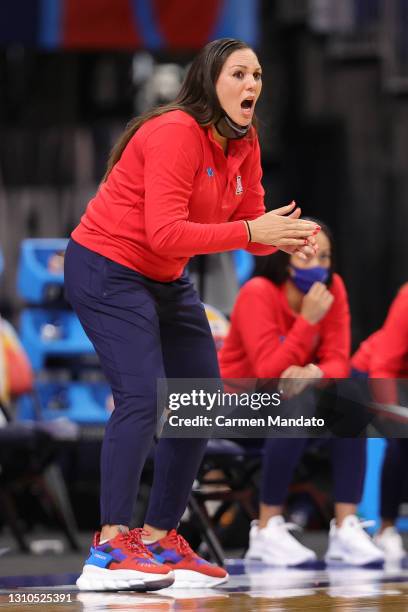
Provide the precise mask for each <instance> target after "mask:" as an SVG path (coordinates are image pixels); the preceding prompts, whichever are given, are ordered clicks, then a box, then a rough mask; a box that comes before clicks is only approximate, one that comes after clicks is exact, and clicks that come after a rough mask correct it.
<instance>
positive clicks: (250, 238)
mask: <svg viewBox="0 0 408 612" xmlns="http://www.w3.org/2000/svg"><path fill="white" fill-rule="evenodd" d="M245 223H246V226H247V230H248V236H249V240H248V242H252V234H251V228H250V227H249V223H248V221H245Z"/></svg>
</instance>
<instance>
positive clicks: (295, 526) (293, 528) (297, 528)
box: [281, 523, 303, 531]
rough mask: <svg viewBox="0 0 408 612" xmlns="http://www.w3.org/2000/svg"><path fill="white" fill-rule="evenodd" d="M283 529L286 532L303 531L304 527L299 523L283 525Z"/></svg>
mask: <svg viewBox="0 0 408 612" xmlns="http://www.w3.org/2000/svg"><path fill="white" fill-rule="evenodd" d="M281 527H282V528H283V529H286V531H303V529H302V527H301V526H300V525H298V524H297V523H283V524H282V525H281Z"/></svg>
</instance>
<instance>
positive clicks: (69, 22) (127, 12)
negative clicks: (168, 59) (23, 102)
mask: <svg viewBox="0 0 408 612" xmlns="http://www.w3.org/2000/svg"><path fill="white" fill-rule="evenodd" d="M258 10H259V0H251V2H248V0H205V2H202V0H188V1H186V0H6V1H4V2H2V3H0V44H1V45H3V46H4V45H9V44H21V45H24V46H28V47H39V48H42V49H48V50H61V49H67V50H75V51H81V50H109V49H111V50H115V49H116V50H132V49H141V48H143V49H150V50H159V49H163V50H175V51H177V50H196V49H199V48H201V47H202V46H203V45H204V44H205V43H206V42H208V41H209V40H213V39H215V38H222V37H233V38H242V39H243V40H245V41H246V42H248V43H249V44H251V45H253V46H256V44H257V41H258V31H257V26H258V20H259V16H258Z"/></svg>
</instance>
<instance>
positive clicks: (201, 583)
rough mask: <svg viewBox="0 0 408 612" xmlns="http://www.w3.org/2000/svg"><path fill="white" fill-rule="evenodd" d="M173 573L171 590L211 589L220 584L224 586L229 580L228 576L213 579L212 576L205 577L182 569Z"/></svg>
mask: <svg viewBox="0 0 408 612" xmlns="http://www.w3.org/2000/svg"><path fill="white" fill-rule="evenodd" d="M173 573H174V582H173V584H172V588H173V589H198V588H201V589H203V588H204V589H205V588H207V589H212V588H213V587H216V586H218V585H220V584H224V582H227V580H228V578H229V575H228V574H227V575H226V576H224V578H214V577H213V576H206V575H205V574H201V573H200V572H195V571H193V570H182V569H175V570H173Z"/></svg>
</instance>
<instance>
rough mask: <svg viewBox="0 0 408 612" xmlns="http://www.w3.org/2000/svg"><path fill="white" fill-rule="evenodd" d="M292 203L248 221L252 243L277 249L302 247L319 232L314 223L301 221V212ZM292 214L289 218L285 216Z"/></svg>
mask: <svg viewBox="0 0 408 612" xmlns="http://www.w3.org/2000/svg"><path fill="white" fill-rule="evenodd" d="M295 206H296V204H295V202H292V203H291V204H289V205H288V206H282V207H281V208H276V209H275V210H271V211H270V212H268V213H265V214H264V215H262V216H261V217H258V218H257V219H253V220H252V221H248V225H249V229H250V230H251V240H252V242H258V243H259V244H269V245H273V246H276V247H278V248H279V247H284V246H295V247H302V246H304V245H305V244H307V239H308V238H310V237H311V236H313V235H314V234H316V233H317V232H318V231H319V229H320V228H319V226H318V225H316V223H314V222H313V221H305V220H303V219H299V216H300V213H301V210H300V208H296V209H295V210H294V207H295ZM288 213H291V214H290V215H289V216H288V217H285V216H284V215H286V214H288Z"/></svg>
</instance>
